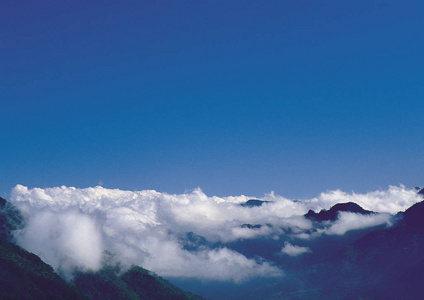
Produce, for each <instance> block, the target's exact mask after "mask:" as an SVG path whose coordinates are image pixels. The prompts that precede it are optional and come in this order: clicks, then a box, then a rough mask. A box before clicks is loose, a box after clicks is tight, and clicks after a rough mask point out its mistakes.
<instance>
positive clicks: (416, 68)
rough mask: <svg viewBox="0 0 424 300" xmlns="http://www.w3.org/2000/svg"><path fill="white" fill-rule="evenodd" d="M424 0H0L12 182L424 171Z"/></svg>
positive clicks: (411, 180)
mask: <svg viewBox="0 0 424 300" xmlns="http://www.w3.org/2000/svg"><path fill="white" fill-rule="evenodd" d="M423 9H424V3H423V2H422V1H392V0H388V1H377V0H374V1H369V0H367V1H363V0H360V1H336V0H334V1H330V0H328V1H316V0H314V1H302V0H300V1H297V0H296V1H217V0H215V1H119V2H118V1H108V0H105V1H92V2H86V1H84V2H83V1H60V2H59V1H44V0H41V1H36V2H34V1H19V2H16V1H9V0H6V1H1V3H0V122H1V126H0V143H1V147H0V195H1V196H3V197H9V196H10V193H11V191H12V188H13V187H15V186H16V185H17V184H22V185H24V186H27V187H29V188H34V187H40V188H47V187H56V186H62V185H65V186H74V187H77V188H86V187H90V186H91V187H92V186H97V185H101V186H104V187H106V188H112V189H113V188H117V189H122V190H131V191H134V190H146V189H149V190H157V191H160V192H165V193H169V194H174V193H175V194H181V193H185V192H187V191H192V190H193V189H196V188H198V187H200V188H201V189H202V190H203V192H204V193H205V194H206V195H208V196H213V195H216V196H221V197H223V196H230V195H248V196H252V197H260V196H262V195H263V194H264V193H269V192H271V191H275V193H277V194H279V195H283V196H286V197H291V198H306V197H314V196H316V195H318V194H319V193H320V192H325V191H330V190H336V189H341V190H343V191H347V192H350V191H356V192H361V193H363V192H367V191H374V190H377V189H387V187H388V186H389V185H395V186H396V185H400V184H404V185H405V186H407V187H415V186H423V185H424V175H423V172H422V170H423V167H424V156H423V155H422V154H423V149H424V139H423V137H424V124H423V109H424V101H423V96H424V84H423V83H424V71H423V70H424V56H423V55H422V52H423V49H424V18H423V17H422V11H423Z"/></svg>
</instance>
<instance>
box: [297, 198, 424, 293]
mask: <svg viewBox="0 0 424 300" xmlns="http://www.w3.org/2000/svg"><path fill="white" fill-rule="evenodd" d="M401 216H402V217H403V218H402V219H400V220H398V221H397V223H396V224H395V225H393V226H392V227H390V228H386V229H378V230H375V231H373V232H371V233H369V234H367V235H366V236H364V237H362V238H360V239H359V240H357V241H355V242H354V243H352V244H351V245H349V246H347V247H344V248H343V249H342V250H340V251H339V252H338V253H337V254H336V255H334V256H333V257H331V258H328V259H326V260H324V261H323V262H322V263H320V264H317V265H315V266H313V267H312V268H311V269H310V270H308V271H307V272H306V274H304V275H302V276H305V278H307V284H308V286H309V288H310V290H311V291H312V290H313V291H317V290H318V291H320V293H321V295H322V298H334V297H336V296H337V297H338V298H343V299H359V297H370V298H372V299H418V298H421V295H423V294H424V285H423V284H422V278H424V251H423V249H424V202H419V203H417V204H415V205H413V206H412V207H410V208H409V209H407V210H406V211H405V212H404V213H403V214H402V215H401Z"/></svg>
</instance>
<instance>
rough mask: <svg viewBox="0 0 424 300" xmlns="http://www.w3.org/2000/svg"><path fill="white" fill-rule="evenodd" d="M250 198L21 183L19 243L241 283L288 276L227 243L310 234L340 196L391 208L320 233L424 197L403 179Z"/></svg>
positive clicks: (86, 266)
mask: <svg viewBox="0 0 424 300" xmlns="http://www.w3.org/2000/svg"><path fill="white" fill-rule="evenodd" d="M251 198H252V197H247V196H243V195H242V196H237V197H224V198H221V197H208V196H206V195H205V194H204V193H203V192H202V191H201V190H200V189H196V190H194V191H192V192H190V193H186V194H180V195H171V194H166V193H159V192H157V191H153V190H144V191H122V190H116V189H115V190H112V189H106V188H103V187H93V188H85V189H78V188H74V187H65V186H62V187H54V188H47V189H39V188H33V189H28V188H27V187H25V186H22V185H17V186H16V187H15V188H14V189H13V191H12V197H11V202H12V203H13V204H15V205H16V206H17V207H18V208H19V209H20V210H21V211H22V213H23V214H24V216H25V217H26V220H27V221H26V222H27V224H26V227H25V228H24V229H23V230H20V231H17V232H15V238H16V240H17V241H18V243H19V244H20V245H21V246H23V247H24V248H26V249H27V250H29V251H32V252H34V253H36V254H37V255H39V256H40V257H41V258H42V259H44V260H45V261H46V262H48V263H49V264H51V265H52V266H53V267H54V268H55V269H56V270H57V271H58V272H60V273H62V274H64V275H65V276H71V274H72V272H73V271H74V270H75V269H81V270H98V269H99V268H100V267H101V266H102V263H103V261H104V260H105V253H110V254H111V257H112V258H113V260H115V261H116V262H119V263H120V264H121V265H123V266H130V265H132V264H137V265H141V266H143V267H145V268H147V269H150V270H152V271H154V272H156V273H158V274H159V275H161V276H165V277H185V278H200V279H205V280H221V281H235V282H241V281H244V280H247V279H249V278H253V277H258V276H260V277H276V276H282V275H283V271H282V270H281V269H280V268H278V267H277V266H275V265H274V264H273V263H272V262H269V261H266V260H264V259H261V258H248V257H246V256H244V255H242V254H241V253H239V252H236V251H234V250H231V249H229V248H228V247H226V246H225V244H226V243H228V242H234V241H238V240H243V239H253V238H259V237H266V238H274V239H278V238H281V237H282V236H285V235H287V234H288V233H289V234H290V235H292V236H298V237H301V236H302V235H304V236H305V235H306V236H307V234H306V232H310V231H311V229H313V226H314V224H313V223H312V222H311V221H309V220H307V219H305V218H304V217H303V214H305V213H306V212H307V211H308V210H309V209H314V210H320V209H323V208H325V209H328V208H329V207H330V206H332V205H334V204H336V203H340V202H347V201H352V202H356V203H358V204H359V205H361V206H363V207H364V208H365V209H368V210H374V211H377V212H384V214H376V215H372V216H358V215H355V214H349V213H343V214H341V215H340V218H339V219H338V220H337V221H336V222H334V223H332V224H329V225H328V226H327V227H326V228H325V229H324V231H321V234H335V235H341V234H344V233H345V232H347V231H349V230H352V229H361V228H366V227H370V226H375V225H378V224H383V223H385V222H388V219H389V217H390V215H389V214H387V213H395V212H397V211H400V210H404V209H406V208H408V207H409V206H411V205H412V204H414V203H415V202H417V201H419V200H420V198H419V197H418V196H417V195H416V192H415V191H412V190H407V189H405V187H403V186H400V187H389V189H388V190H387V191H376V192H372V193H368V194H355V193H352V194H347V193H344V192H341V191H333V192H328V193H323V194H321V195H319V196H318V197H317V198H313V199H304V200H302V201H295V200H290V199H287V198H284V197H282V196H279V195H275V194H274V193H270V194H266V195H264V197H262V198H260V199H261V200H266V201H269V202H267V203H264V204H262V206H259V207H243V206H241V205H240V204H241V203H244V202H246V201H247V200H249V199H251ZM187 233H192V235H194V236H197V237H201V238H202V239H204V240H205V241H206V242H204V243H203V244H201V245H195V247H194V248H192V249H188V247H186V246H187V244H186V242H187V241H185V240H184V237H185V236H187ZM194 244H196V243H194ZM214 245H215V246H214ZM216 245H218V246H216ZM307 251H309V249H307V248H301V247H297V246H293V245H291V244H288V243H286V244H285V246H284V247H283V248H282V252H283V253H285V254H288V255H292V256H294V255H300V254H302V253H305V252H307Z"/></svg>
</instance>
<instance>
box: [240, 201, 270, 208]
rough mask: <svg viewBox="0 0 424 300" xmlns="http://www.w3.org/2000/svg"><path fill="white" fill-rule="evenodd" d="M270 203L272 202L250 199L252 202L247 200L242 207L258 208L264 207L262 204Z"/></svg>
mask: <svg viewBox="0 0 424 300" xmlns="http://www.w3.org/2000/svg"><path fill="white" fill-rule="evenodd" d="M268 202H270V201H264V200H258V199H250V200H247V201H246V202H244V203H242V204H241V206H243V207H257V206H262V204H264V203H268Z"/></svg>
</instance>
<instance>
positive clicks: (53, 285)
mask: <svg viewBox="0 0 424 300" xmlns="http://www.w3.org/2000/svg"><path fill="white" fill-rule="evenodd" d="M22 225H23V218H22V216H21V214H20V213H19V211H18V210H17V209H16V208H15V207H14V206H13V205H12V204H11V203H9V202H7V201H6V200H5V199H3V198H1V197H0V299H72V300H73V299H155V300H156V299H158V300H184V299H186V300H191V299H203V298H201V297H199V296H195V295H192V294H191V293H188V292H185V291H183V290H181V289H179V288H178V287H176V286H174V285H172V284H171V283H169V282H168V281H166V280H165V279H163V278H161V277H159V276H156V275H154V274H152V273H151V272H149V271H147V270H145V269H143V268H141V267H137V266H134V267H133V268H131V269H130V270H128V271H127V272H125V273H124V274H122V275H118V274H119V273H120V270H118V269H116V268H115V269H114V268H110V267H108V268H105V269H103V270H101V271H99V272H95V273H94V272H88V273H82V272H80V273H78V274H76V276H75V278H74V280H73V282H72V283H73V285H71V284H70V283H68V282H66V281H65V280H64V279H62V278H61V277H60V276H59V275H57V274H56V273H55V272H54V270H53V268H52V267H51V266H50V265H48V264H46V263H45V262H43V261H42V260H41V259H40V258H39V257H38V256H37V255H35V254H33V253H30V252H28V251H26V250H24V249H22V248H21V247H19V246H17V245H15V244H14V243H13V235H12V231H13V230H15V229H18V228H20V227H21V226H22Z"/></svg>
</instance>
